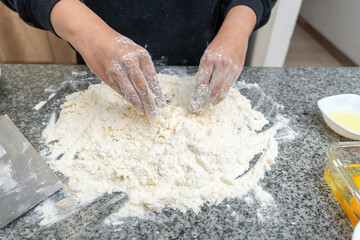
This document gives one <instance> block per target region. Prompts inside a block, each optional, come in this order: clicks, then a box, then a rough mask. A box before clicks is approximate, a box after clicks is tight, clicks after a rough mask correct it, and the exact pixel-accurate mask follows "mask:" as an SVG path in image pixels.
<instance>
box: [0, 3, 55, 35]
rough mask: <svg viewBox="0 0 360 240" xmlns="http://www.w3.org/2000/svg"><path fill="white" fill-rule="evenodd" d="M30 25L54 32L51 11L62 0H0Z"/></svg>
mask: <svg viewBox="0 0 360 240" xmlns="http://www.w3.org/2000/svg"><path fill="white" fill-rule="evenodd" d="M0 1H1V2H3V3H4V4H5V5H6V6H7V7H9V8H10V9H11V10H13V11H16V12H17V13H18V14H19V16H20V18H21V19H22V20H24V21H25V22H26V23H27V24H29V25H30V26H33V27H36V28H40V29H45V30H49V31H51V32H54V29H53V28H52V25H51V22H50V13H51V11H52V9H53V7H54V6H55V4H56V3H58V2H59V1H60V0H0Z"/></svg>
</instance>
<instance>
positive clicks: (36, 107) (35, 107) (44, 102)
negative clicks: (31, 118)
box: [33, 93, 56, 111]
mask: <svg viewBox="0 0 360 240" xmlns="http://www.w3.org/2000/svg"><path fill="white" fill-rule="evenodd" d="M55 95H56V93H52V94H50V96H49V97H48V99H47V100H46V101H41V102H39V103H38V104H36V105H35V106H34V107H33V109H35V110H36V111H38V110H39V109H40V108H42V107H43V106H44V105H45V104H46V103H47V102H48V101H49V100H50V99H52V98H53V97H54V96H55Z"/></svg>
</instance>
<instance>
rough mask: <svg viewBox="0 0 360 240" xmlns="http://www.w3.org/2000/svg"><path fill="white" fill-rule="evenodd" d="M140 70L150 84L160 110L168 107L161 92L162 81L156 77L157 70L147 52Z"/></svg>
mask: <svg viewBox="0 0 360 240" xmlns="http://www.w3.org/2000/svg"><path fill="white" fill-rule="evenodd" d="M140 68H141V70H142V72H143V74H144V77H145V79H146V81H147V82H148V85H149V87H150V90H151V91H152V92H153V94H154V95H155V104H156V106H157V107H160V108H162V107H164V106H165V105H166V101H165V96H164V94H163V93H162V91H161V86H160V81H159V78H158V77H157V75H156V70H155V67H154V64H153V63H152V61H151V58H150V55H149V53H147V52H145V56H144V58H143V59H142V60H141V61H140Z"/></svg>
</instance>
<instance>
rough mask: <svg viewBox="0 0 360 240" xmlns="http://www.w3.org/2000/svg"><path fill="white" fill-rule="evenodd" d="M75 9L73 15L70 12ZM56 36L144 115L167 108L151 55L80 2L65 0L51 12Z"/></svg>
mask: <svg viewBox="0 0 360 240" xmlns="http://www.w3.org/2000/svg"><path fill="white" fill-rule="evenodd" d="M69 9H71V11H69ZM50 18H51V23H52V25H53V27H54V30H55V32H56V33H57V34H58V35H59V36H60V37H62V38H63V39H65V40H66V41H68V42H69V43H71V45H72V46H74V48H75V49H76V50H77V51H78V52H79V53H80V54H81V56H82V57H83V59H84V60H85V62H86V64H87V65H88V67H89V68H90V70H91V71H92V72H93V73H95V74H96V75H97V76H98V77H99V78H100V79H101V80H102V81H104V82H105V83H106V84H108V85H109V86H110V87H111V88H113V89H114V90H115V91H116V92H118V93H119V94H121V95H122V96H123V97H125V98H126V99H127V100H128V101H130V102H131V103H132V105H133V106H134V107H135V108H136V109H137V110H138V111H139V112H141V113H144V112H146V113H147V114H148V115H149V116H151V117H155V116H156V115H157V112H158V111H157V107H163V106H165V98H164V96H163V94H162V92H161V88H160V84H159V80H158V79H157V76H156V71H155V68H154V65H153V63H152V61H151V58H150V55H149V53H148V52H147V51H146V50H145V49H144V48H142V47H140V46H139V45H137V44H135V43H134V42H133V41H131V40H130V39H128V38H126V37H125V36H122V35H120V34H119V33H117V32H116V31H114V30H113V29H112V28H110V27H109V26H108V25H107V24H106V23H105V22H104V21H103V20H102V19H101V18H99V17H98V16H97V15H96V14H94V12H92V11H91V10H90V9H89V8H88V7H86V5H84V4H83V3H81V2H80V1H75V0H62V1H60V2H59V3H57V4H56V5H55V7H54V8H53V10H52V12H51V16H50Z"/></svg>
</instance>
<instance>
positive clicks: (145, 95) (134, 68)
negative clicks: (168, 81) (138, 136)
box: [127, 65, 157, 117]
mask: <svg viewBox="0 0 360 240" xmlns="http://www.w3.org/2000/svg"><path fill="white" fill-rule="evenodd" d="M127 68H128V69H127V70H128V75H129V78H130V81H131V83H132V84H133V86H134V87H135V90H136V92H137V93H138V95H139V97H140V99H141V102H142V104H143V106H144V108H145V111H146V113H147V114H148V115H149V116H150V117H156V115H157V109H156V105H155V95H154V94H153V93H152V91H151V90H150V88H149V85H148V83H147V81H146V80H145V77H144V75H143V74H142V72H141V69H140V67H139V66H138V65H127Z"/></svg>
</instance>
